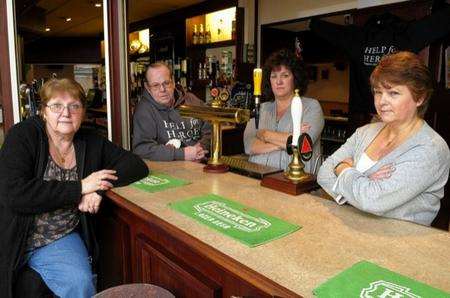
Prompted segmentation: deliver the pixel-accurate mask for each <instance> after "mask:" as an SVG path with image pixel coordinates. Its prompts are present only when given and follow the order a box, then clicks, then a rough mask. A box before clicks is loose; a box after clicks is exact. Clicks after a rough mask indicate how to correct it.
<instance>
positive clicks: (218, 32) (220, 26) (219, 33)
mask: <svg viewBox="0 0 450 298" xmlns="http://www.w3.org/2000/svg"><path fill="white" fill-rule="evenodd" d="M222 31H223V20H222V19H220V20H219V26H217V38H218V39H219V40H222Z"/></svg>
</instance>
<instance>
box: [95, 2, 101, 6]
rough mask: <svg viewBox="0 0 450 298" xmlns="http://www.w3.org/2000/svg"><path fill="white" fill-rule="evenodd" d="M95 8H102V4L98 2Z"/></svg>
mask: <svg viewBox="0 0 450 298" xmlns="http://www.w3.org/2000/svg"><path fill="white" fill-rule="evenodd" d="M94 6H95V7H102V4H101V3H100V2H96V3H95V4H94Z"/></svg>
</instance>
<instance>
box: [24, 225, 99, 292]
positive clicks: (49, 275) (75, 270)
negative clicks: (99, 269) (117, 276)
mask: <svg viewBox="0 0 450 298" xmlns="http://www.w3.org/2000/svg"><path fill="white" fill-rule="evenodd" d="M26 258H27V259H28V266H30V267H31V268H33V269H34V270H35V271H36V272H38V273H39V274H40V275H41V277H42V279H43V280H44V282H45V284H46V285H47V286H48V287H49V288H50V290H51V291H52V292H53V293H54V294H55V295H57V296H59V297H64V298H65V297H74V298H75V297H77V298H78V297H80V298H81V297H83V298H84V297H92V296H93V295H95V288H94V282H93V275H92V271H91V265H90V263H89V256H88V253H87V250H86V247H85V245H84V243H83V240H81V238H80V235H79V234H78V233H76V232H72V233H70V234H68V235H66V236H64V237H62V238H60V239H58V240H56V241H54V242H52V243H50V244H48V245H45V246H43V247H40V248H37V249H35V250H33V251H31V252H29V253H28V254H27V255H26Z"/></svg>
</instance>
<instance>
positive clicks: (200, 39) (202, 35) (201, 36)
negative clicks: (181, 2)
mask: <svg viewBox="0 0 450 298" xmlns="http://www.w3.org/2000/svg"><path fill="white" fill-rule="evenodd" d="M198 43H199V44H202V43H205V33H204V32H203V24H200V33H199V35H198Z"/></svg>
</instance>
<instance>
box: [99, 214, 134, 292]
mask: <svg viewBox="0 0 450 298" xmlns="http://www.w3.org/2000/svg"><path fill="white" fill-rule="evenodd" d="M101 212H102V216H100V217H99V226H101V227H108V229H101V233H98V241H99V245H100V251H101V255H102V258H103V260H107V261H105V262H100V263H99V268H98V273H99V274H98V285H99V287H100V288H102V289H106V288H109V287H112V286H116V285H120V284H126V283H130V282H131V281H132V278H131V245H130V239H131V232H130V227H129V226H128V224H127V223H126V221H125V220H124V219H122V218H121V217H120V216H119V214H117V213H113V212H112V210H111V208H108V205H105V206H102V210H101Z"/></svg>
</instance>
